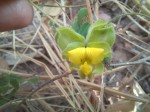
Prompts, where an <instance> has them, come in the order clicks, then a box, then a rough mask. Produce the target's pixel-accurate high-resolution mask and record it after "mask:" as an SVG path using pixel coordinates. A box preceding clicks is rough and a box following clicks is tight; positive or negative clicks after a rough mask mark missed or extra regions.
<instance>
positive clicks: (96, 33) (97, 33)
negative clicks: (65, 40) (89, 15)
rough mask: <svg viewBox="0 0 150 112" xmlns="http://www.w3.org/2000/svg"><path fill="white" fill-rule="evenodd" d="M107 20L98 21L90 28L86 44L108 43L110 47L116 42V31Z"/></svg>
mask: <svg viewBox="0 0 150 112" xmlns="http://www.w3.org/2000/svg"><path fill="white" fill-rule="evenodd" d="M107 23H108V22H107V21H105V20H98V21H96V22H95V23H94V24H93V25H92V26H91V27H90V28H89V31H88V34H87V38H86V44H89V43H91V42H102V41H103V42H107V43H108V44H109V45H110V47H112V45H113V44H114V41H115V38H116V37H115V30H114V27H113V25H112V24H111V23H109V24H107Z"/></svg>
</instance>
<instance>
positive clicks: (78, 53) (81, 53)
mask: <svg viewBox="0 0 150 112" xmlns="http://www.w3.org/2000/svg"><path fill="white" fill-rule="evenodd" d="M68 57H69V61H70V62H71V63H73V64H75V65H80V64H83V63H84V62H85V47H80V48H76V49H73V50H71V51H68Z"/></svg>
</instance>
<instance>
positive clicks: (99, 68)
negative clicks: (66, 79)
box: [92, 63, 104, 75]
mask: <svg viewBox="0 0 150 112" xmlns="http://www.w3.org/2000/svg"><path fill="white" fill-rule="evenodd" d="M103 72H104V65H103V64H102V63H99V64H97V65H95V66H94V70H93V72H92V73H93V74H94V75H101V73H103Z"/></svg>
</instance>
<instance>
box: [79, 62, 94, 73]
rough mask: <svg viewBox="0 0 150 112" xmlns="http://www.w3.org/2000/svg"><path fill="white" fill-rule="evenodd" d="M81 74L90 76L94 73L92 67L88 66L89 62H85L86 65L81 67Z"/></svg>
mask: <svg viewBox="0 0 150 112" xmlns="http://www.w3.org/2000/svg"><path fill="white" fill-rule="evenodd" d="M80 72H81V73H83V74H84V75H85V76H88V75H89V74H90V73H91V72H92V66H90V65H88V64H87V62H84V64H83V65H81V66H80Z"/></svg>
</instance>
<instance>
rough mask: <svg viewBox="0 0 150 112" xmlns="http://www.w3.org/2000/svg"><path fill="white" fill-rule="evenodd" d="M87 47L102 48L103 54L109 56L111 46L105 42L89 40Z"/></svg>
mask: <svg viewBox="0 0 150 112" xmlns="http://www.w3.org/2000/svg"><path fill="white" fill-rule="evenodd" d="M87 47H96V48H103V49H104V56H105V57H106V56H107V57H111V48H110V46H109V44H108V43H106V42H91V43H88V45H87Z"/></svg>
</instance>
